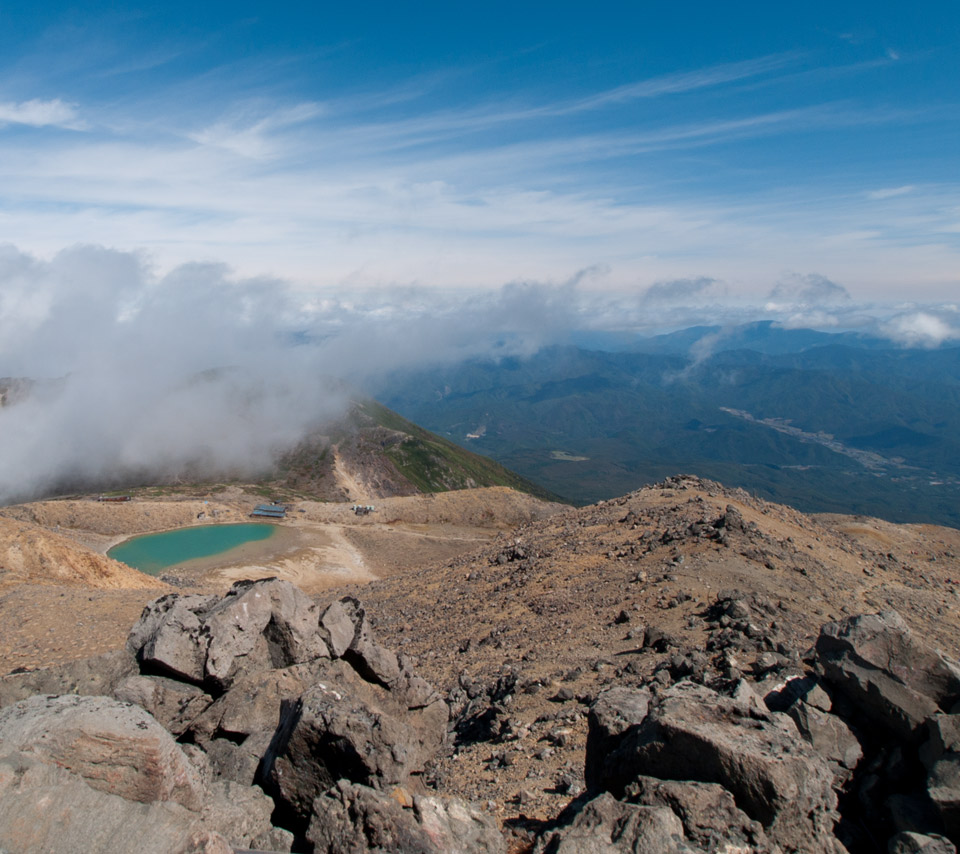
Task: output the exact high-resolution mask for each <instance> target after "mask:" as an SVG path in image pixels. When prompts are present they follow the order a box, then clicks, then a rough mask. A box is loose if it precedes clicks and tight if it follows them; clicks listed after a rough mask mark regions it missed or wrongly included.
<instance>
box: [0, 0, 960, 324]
mask: <svg viewBox="0 0 960 854" xmlns="http://www.w3.org/2000/svg"><path fill="white" fill-rule="evenodd" d="M958 152H960V5H958V4H957V3H956V2H953V1H952V0H950V2H947V1H946V0H944V2H936V1H935V2H925V3H914V4H904V3H893V2H879V3H878V2H876V0H874V2H869V3H866V2H845V3H835V2H833V3H819V2H812V3H803V4H782V3H769V2H764V3H750V2H745V3H735V4H718V3H715V2H710V3H705V2H693V3H683V4H680V3H675V2H673V3H666V2H630V3H627V2H623V3H610V2H599V3H594V4H589V5H588V4H585V3H582V2H580V3H566V2H556V0H555V2H550V3H543V2H524V3H516V2H513V3H502V2H485V3H483V4H479V3H450V2H444V3H437V2H414V3H396V2H391V3H363V2H355V3H351V4H345V3H336V4H334V3H328V2H317V3H313V4H306V3H289V2H282V0H281V2H275V3H272V4H263V3H249V2H243V0H240V1H239V2H230V3H225V2H218V0H212V1H211V2H203V3H196V2H191V3H182V2H175V1H174V2H168V3H162V4H161V3H154V4H150V5H149V6H146V5H144V6H139V7H138V6H137V5H136V4H134V3H116V2H113V3H104V2H86V3H84V2H78V3H61V2H57V0H53V2H45V3H42V4H39V3H25V2H20V0H16V2H5V0H0V242H3V243H5V244H8V249H9V251H10V252H16V253H21V254H26V255H27V256H29V257H30V258H31V259H33V261H34V262H36V263H37V264H44V263H51V262H52V261H53V259H55V258H56V257H57V254H58V253H60V252H63V251H67V250H70V249H71V248H73V247H77V246H94V247H100V248H104V249H106V250H112V251H117V252H121V253H132V254H133V255H135V256H136V257H137V258H139V259H140V262H139V263H142V264H145V265H146V266H147V267H148V268H149V269H150V270H152V271H153V272H154V274H155V275H156V276H157V277H158V280H160V279H162V278H163V277H164V276H166V275H168V274H169V273H170V272H171V271H174V270H176V269H177V268H178V267H179V266H180V265H189V264H207V265H209V264H220V265H226V267H227V268H228V269H229V270H230V271H231V272H232V274H233V275H235V276H238V277H241V278H244V279H252V278H257V277H261V278H262V277H267V278H269V279H271V280H274V281H276V282H278V283H281V285H282V286H283V287H289V288H292V289H293V290H295V291H297V292H299V293H301V294H304V295H306V298H308V299H309V298H312V297H313V296H315V295H318V294H322V293H328V294H329V293H331V292H333V293H336V294H339V295H340V296H341V298H342V295H343V294H344V293H354V292H362V291H370V290H379V291H380V292H386V293H394V294H395V293H403V292H404V289H411V288H412V289H428V290H429V289H437V290H442V291H444V292H446V291H450V290H453V291H458V290H459V291H462V292H468V291H469V292H471V293H477V292H483V291H485V290H487V291H489V290H493V289H497V288H502V287H503V286H505V285H510V284H517V283H538V284H543V285H547V286H551V285H554V286H557V287H563V286H564V283H567V282H569V281H571V280H573V279H577V281H578V282H579V287H580V288H582V289H585V290H587V291H590V292H597V293H600V292H603V293H620V294H631V293H633V294H647V295H648V296H649V298H650V300H651V301H652V302H657V301H658V300H659V301H660V302H662V301H663V298H664V297H665V296H666V297H667V298H668V299H669V298H671V297H672V296H676V298H677V299H681V298H683V297H689V298H698V297H702V296H703V287H702V286H701V287H700V288H699V289H698V288H697V287H696V286H695V285H694V286H693V290H691V284H690V283H697V282H700V283H703V282H709V283H711V287H712V288H713V290H714V291H715V292H716V293H717V294H719V295H720V296H722V297H723V298H724V299H726V300H728V301H729V300H737V299H754V300H760V301H761V302H762V301H763V300H771V299H772V300H773V301H774V302H778V301H779V302H782V301H783V300H784V299H788V298H789V297H790V295H791V294H792V293H793V291H792V287H793V285H791V283H794V285H795V284H796V283H797V282H805V281H813V280H812V279H810V277H821V278H822V279H824V280H826V281H828V282H831V283H834V284H836V286H837V287H838V288H840V289H842V291H843V292H844V293H845V294H846V295H847V296H849V297H850V298H851V299H852V300H854V301H857V302H863V301H894V302H896V301H905V300H909V301H927V302H944V301H951V300H956V298H957V294H958V293H960V193H958V189H960V174H958V165H960V155H958ZM827 295H828V296H830V294H827ZM833 295H834V296H835V295H836V294H835V293H834V294H833ZM8 307H9V306H8Z"/></svg>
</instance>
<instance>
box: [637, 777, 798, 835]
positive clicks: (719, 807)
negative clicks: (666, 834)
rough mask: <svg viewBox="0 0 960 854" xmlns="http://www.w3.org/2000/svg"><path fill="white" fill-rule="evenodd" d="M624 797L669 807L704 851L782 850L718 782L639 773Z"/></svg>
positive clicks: (641, 803) (642, 802) (647, 803)
mask: <svg viewBox="0 0 960 854" xmlns="http://www.w3.org/2000/svg"><path fill="white" fill-rule="evenodd" d="M624 797H625V799H626V800H627V801H628V802H629V803H631V804H638V805H641V806H648V807H669V808H670V809H671V810H673V812H674V814H675V815H676V816H677V818H679V819H680V822H681V824H683V830H684V832H685V834H686V837H687V839H688V841H689V842H690V843H691V844H693V845H696V846H697V847H699V848H702V849H703V850H704V851H723V850H728V851H737V852H739V854H779V852H780V851H781V849H780V847H779V846H778V845H774V844H773V843H771V842H770V841H769V840H768V839H767V835H766V833H765V832H764V830H763V825H761V824H760V822H758V821H754V820H753V819H751V818H750V817H749V816H748V815H747V814H746V813H745V812H743V810H741V809H740V808H739V807H738V806H737V804H736V801H735V800H734V798H733V795H731V794H730V792H728V791H727V790H726V789H725V788H723V786H720V785H718V784H716V783H697V782H692V781H689V780H684V781H678V780H658V779H656V778H654V777H638V778H637V779H636V780H634V782H632V783H631V784H630V785H629V786H627V788H626V790H625V792H624Z"/></svg>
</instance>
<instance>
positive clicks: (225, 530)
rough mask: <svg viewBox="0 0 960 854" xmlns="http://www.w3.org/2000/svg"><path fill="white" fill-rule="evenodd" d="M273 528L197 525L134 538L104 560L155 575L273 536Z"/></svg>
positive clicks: (250, 524) (270, 526)
mask: <svg viewBox="0 0 960 854" xmlns="http://www.w3.org/2000/svg"><path fill="white" fill-rule="evenodd" d="M276 530H277V528H276V525H269V524H266V523H263V522H251V523H247V524H243V525H198V526H196V527H193V528H178V529H177V530H175V531H164V532H163V533H161V534H146V535H145V536H142V537H133V538H132V539H129V540H125V541H124V542H122V543H120V544H118V545H116V546H114V547H113V548H112V549H110V550H109V551H108V552H107V557H110V558H113V559H114V560H118V561H120V563H125V564H126V565H127V566H132V567H133V568H134V569H139V570H140V572H145V573H146V574H147V575H157V574H158V573H159V572H161V571H162V570H164V569H167V568H168V567H171V566H176V565H177V564H181V563H185V562H186V561H188V560H196V559H198V558H206V557H213V556H214V555H219V554H223V553H225V552H228V551H230V550H231V549H235V548H237V546H242V545H244V544H246V543H254V542H257V541H259V540H266V539H268V538H269V537H271V536H273V534H274V532H275V531H276Z"/></svg>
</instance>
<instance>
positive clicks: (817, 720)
mask: <svg viewBox="0 0 960 854" xmlns="http://www.w3.org/2000/svg"><path fill="white" fill-rule="evenodd" d="M787 714H788V715H790V717H791V718H792V719H793V722H794V723H795V724H796V725H797V729H798V730H800V735H802V736H803V737H804V739H806V741H807V743H808V744H810V745H811V746H812V747H813V749H814V750H816V751H817V753H819V754H820V755H821V756H822V757H823V758H824V759H828V760H830V761H831V762H836V763H837V764H838V765H840V766H841V767H842V768H844V769H846V770H847V771H852V770H853V769H854V768H856V767H857V763H858V762H859V761H860V760H861V759H862V758H863V748H862V747H861V746H860V742H859V741H858V740H857V737H856V736H855V735H854V734H853V730H851V729H850V727H849V726H847V725H846V724H845V723H844V722H843V721H842V720H840V718H838V717H837V716H836V715H831V714H827V713H826V712H823V711H821V710H820V709H817V708H815V707H813V706H811V705H809V704H808V703H804V702H803V701H800V702H797V703H794V704H793V705H792V706H791V707H790V708H789V709H788V710H787ZM841 776H844V777H846V776H849V775H848V774H846V775H841Z"/></svg>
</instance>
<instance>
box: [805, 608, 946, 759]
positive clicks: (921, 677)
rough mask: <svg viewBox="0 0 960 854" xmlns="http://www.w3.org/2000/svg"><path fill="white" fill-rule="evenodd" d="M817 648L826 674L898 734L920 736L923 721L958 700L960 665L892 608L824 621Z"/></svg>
mask: <svg viewBox="0 0 960 854" xmlns="http://www.w3.org/2000/svg"><path fill="white" fill-rule="evenodd" d="M816 648H817V655H818V658H819V661H820V664H821V666H822V668H823V672H824V679H825V680H827V681H828V682H829V683H831V684H832V685H833V686H834V687H835V688H836V689H837V690H838V691H840V692H841V693H843V694H844V695H846V697H847V698H848V699H850V700H851V701H852V702H853V704H854V706H855V707H856V709H857V710H858V713H859V714H861V715H863V716H864V717H866V718H867V719H869V720H870V721H871V722H873V723H876V724H879V725H881V726H883V727H885V728H886V729H887V730H889V731H891V732H892V733H894V734H895V735H897V736H898V737H900V738H902V739H906V740H910V741H914V742H916V741H918V740H919V738H920V736H921V727H922V725H923V722H924V721H925V720H926V719H927V718H928V717H930V716H931V715H935V714H938V713H940V712H945V711H949V710H950V709H951V707H952V706H953V704H954V703H956V702H957V700H958V699H960V666H958V665H957V663H956V662H953V661H951V660H949V659H948V658H946V657H945V656H944V655H942V654H941V653H939V652H937V651H935V650H932V649H930V648H929V647H928V646H926V644H924V643H922V642H921V641H920V640H919V639H917V638H916V637H915V636H914V635H913V633H912V632H911V631H910V628H909V627H908V626H907V624H906V623H905V622H904V620H903V618H902V617H901V616H900V615H899V614H898V613H897V612H896V611H884V612H882V613H879V614H863V615H860V616H856V617H849V618H847V619H845V620H842V621H840V622H837V623H827V624H826V625H824V626H823V627H822V628H821V629H820V636H819V638H818V639H817V647H816Z"/></svg>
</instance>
